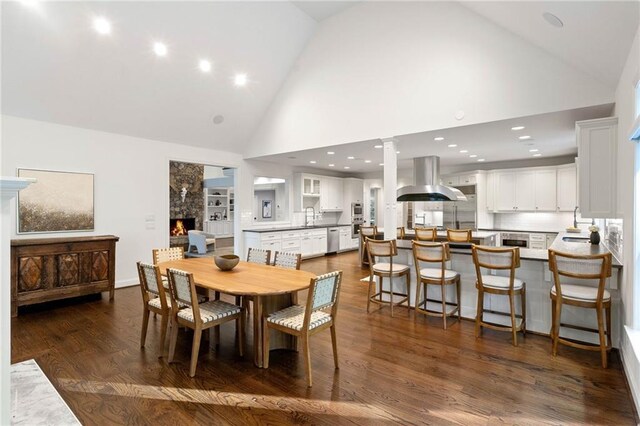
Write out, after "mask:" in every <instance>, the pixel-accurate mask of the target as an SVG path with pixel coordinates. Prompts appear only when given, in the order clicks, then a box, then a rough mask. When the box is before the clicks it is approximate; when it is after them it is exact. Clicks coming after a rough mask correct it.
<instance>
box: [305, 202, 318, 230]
mask: <svg viewBox="0 0 640 426" xmlns="http://www.w3.org/2000/svg"><path fill="white" fill-rule="evenodd" d="M309 209H311V225H309ZM315 217H316V210H315V209H314V208H313V207H307V208H305V209H304V226H313V220H314V219H315Z"/></svg>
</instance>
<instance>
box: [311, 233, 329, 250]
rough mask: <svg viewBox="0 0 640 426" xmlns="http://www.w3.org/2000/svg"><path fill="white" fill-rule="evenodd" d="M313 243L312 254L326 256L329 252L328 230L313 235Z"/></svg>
mask: <svg viewBox="0 0 640 426" xmlns="http://www.w3.org/2000/svg"><path fill="white" fill-rule="evenodd" d="M311 239H312V241H313V253H312V254H325V253H326V252H327V230H326V229H324V230H323V232H322V233H321V234H319V233H315V234H314V235H312V238H311Z"/></svg>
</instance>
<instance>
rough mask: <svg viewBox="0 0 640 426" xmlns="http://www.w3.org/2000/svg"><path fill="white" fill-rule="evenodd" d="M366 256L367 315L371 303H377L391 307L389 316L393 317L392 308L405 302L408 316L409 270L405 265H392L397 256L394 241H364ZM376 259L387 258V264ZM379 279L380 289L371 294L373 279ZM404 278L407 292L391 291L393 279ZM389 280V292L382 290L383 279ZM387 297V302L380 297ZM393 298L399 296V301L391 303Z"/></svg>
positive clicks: (368, 239) (369, 239)
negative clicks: (367, 273)
mask: <svg viewBox="0 0 640 426" xmlns="http://www.w3.org/2000/svg"><path fill="white" fill-rule="evenodd" d="M366 244H367V254H368V256H369V289H368V292H367V294H368V299H367V313H369V307H370V306H371V303H377V304H379V305H389V306H390V307H391V316H392V317H393V307H394V306H400V305H402V304H403V303H405V302H406V306H407V315H410V312H411V310H410V306H409V291H410V290H409V286H410V284H411V269H410V268H409V266H407V265H403V264H401V263H394V262H393V257H394V256H397V255H398V247H397V246H396V240H372V239H371V238H367V239H366ZM376 257H377V258H378V259H384V258H388V261H387V262H379V261H378V262H376ZM374 276H376V277H379V278H380V289H379V290H378V291H377V292H374V294H371V289H372V288H374V289H375V285H376V284H375V281H374V280H373V277H374ZM402 276H405V277H406V279H407V292H406V293H398V292H395V291H393V278H394V277H402ZM384 278H389V290H384V289H383V279H384ZM383 295H388V296H389V300H383V299H382V296H383ZM394 296H400V297H401V299H400V300H399V301H397V302H394V301H393V297H394Z"/></svg>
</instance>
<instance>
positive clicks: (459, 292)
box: [456, 277, 462, 322]
mask: <svg viewBox="0 0 640 426" xmlns="http://www.w3.org/2000/svg"><path fill="white" fill-rule="evenodd" d="M461 287H462V286H461V285H460V277H458V279H457V280H456V297H457V300H458V322H460V318H462V288H461Z"/></svg>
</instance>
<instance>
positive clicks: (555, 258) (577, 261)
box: [549, 250, 611, 368]
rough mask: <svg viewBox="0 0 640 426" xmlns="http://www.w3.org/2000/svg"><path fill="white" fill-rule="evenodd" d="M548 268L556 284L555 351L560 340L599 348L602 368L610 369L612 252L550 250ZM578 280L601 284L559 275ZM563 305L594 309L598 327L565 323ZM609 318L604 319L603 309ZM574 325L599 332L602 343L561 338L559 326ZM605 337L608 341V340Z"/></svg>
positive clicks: (553, 301) (553, 296)
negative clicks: (569, 281) (608, 285)
mask: <svg viewBox="0 0 640 426" xmlns="http://www.w3.org/2000/svg"><path fill="white" fill-rule="evenodd" d="M549 269H550V270H551V272H552V274H553V281H554V286H553V287H551V294H550V296H551V333H550V334H551V339H552V340H553V346H552V353H553V356H556V355H557V353H558V343H562V344H564V345H567V346H572V347H574V348H580V349H586V350H590V351H600V357H601V360H602V367H603V368H607V352H608V351H610V350H611V294H610V293H609V292H608V291H607V290H605V288H604V287H605V285H606V281H607V277H610V276H611V253H603V254H594V255H582V256H579V255H573V254H569V253H561V252H558V251H554V250H549ZM561 276H562V277H568V278H573V279H577V280H594V279H597V280H598V287H588V286H586V285H579V284H566V283H563V282H562V280H561V279H560V277H561ZM562 305H570V306H578V307H581V308H589V309H595V310H596V315H597V318H598V328H597V329H591V328H585V327H581V326H577V325H571V324H563V323H562V318H561V315H562ZM603 310H604V315H605V317H606V329H605V324H604V321H605V318H603V312H602V311H603ZM561 326H562V327H566V328H574V329H577V330H582V331H590V332H593V333H598V336H599V340H600V344H599V345H593V344H588V343H580V342H576V341H574V340H570V339H566V338H562V337H560V327H561ZM605 338H606V342H605Z"/></svg>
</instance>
